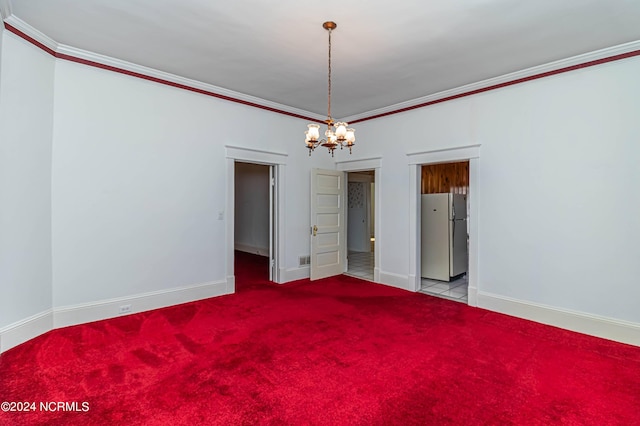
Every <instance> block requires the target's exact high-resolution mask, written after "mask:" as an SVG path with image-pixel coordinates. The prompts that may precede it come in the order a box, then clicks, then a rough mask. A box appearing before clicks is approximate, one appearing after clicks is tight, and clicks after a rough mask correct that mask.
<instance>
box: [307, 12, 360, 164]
mask: <svg viewBox="0 0 640 426" xmlns="http://www.w3.org/2000/svg"><path fill="white" fill-rule="evenodd" d="M337 26H338V25H337V24H336V23H335V22H331V21H328V22H325V23H324V24H322V27H323V28H324V29H325V30H327V31H329V90H328V96H327V119H326V120H325V123H327V130H326V131H325V132H324V135H325V137H326V139H320V126H319V125H318V124H309V125H307V127H308V128H309V130H307V131H306V132H304V134H305V140H304V142H305V144H306V146H307V148H309V156H311V151H313V150H314V149H316V148H317V147H318V146H324V147H326V148H327V149H328V150H329V152H330V153H331V156H332V157H333V151H334V150H335V149H336V148H337V147H338V146H340V149H342V148H344V147H346V148H349V154H351V148H352V147H353V145H354V144H355V141H356V136H355V130H354V129H351V128H349V125H348V124H347V123H344V122H342V121H340V122H337V123H335V124H334V122H333V118H331V30H334V29H335V28H336V27H337Z"/></svg>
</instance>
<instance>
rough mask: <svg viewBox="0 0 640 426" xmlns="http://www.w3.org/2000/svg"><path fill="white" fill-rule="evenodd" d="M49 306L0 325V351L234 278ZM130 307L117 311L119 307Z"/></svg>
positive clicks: (214, 291) (196, 295) (193, 296)
mask: <svg viewBox="0 0 640 426" xmlns="http://www.w3.org/2000/svg"><path fill="white" fill-rule="evenodd" d="M230 278H231V281H230V280H229V279H227V280H224V281H217V282H209V283H204V284H196V285H191V286H187V287H180V288H173V289H169V290H162V291H154V292H149V293H142V294H136V295H133V296H126V297H120V298H116V299H109V300H100V301H97V302H91V303H83V304H78V305H71V306H62V307H59V308H54V309H49V310H47V311H44V312H41V313H39V314H36V315H33V316H31V317H29V318H25V319H23V320H21V321H18V322H15V323H13V324H10V325H8V326H6V327H3V328H2V329H0V353H1V352H4V351H6V350H8V349H11V348H13V347H14V346H17V345H19V344H21V343H24V342H26V341H28V340H31V339H33V338H34V337H37V336H39V335H41V334H44V333H46V332H48V331H50V330H53V329H56V328H61V327H67V326H70V325H78V324H84V323H88V322H92V321H99V320H103V319H109V318H115V317H118V316H121V315H129V314H133V313H138V312H144V311H149V310H152V309H159V308H166V307H168V306H173V305H179V304H181V303H187V302H193V301H196V300H202V299H208V298H210V297H215V296H222V295H225V294H230V293H233V290H235V278H234V277H230ZM123 305H131V310H130V311H128V312H127V313H126V314H120V313H119V312H120V307H121V306H123Z"/></svg>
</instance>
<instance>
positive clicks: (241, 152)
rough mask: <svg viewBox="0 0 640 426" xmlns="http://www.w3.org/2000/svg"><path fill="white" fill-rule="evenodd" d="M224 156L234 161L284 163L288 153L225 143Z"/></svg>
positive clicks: (269, 163)
mask: <svg viewBox="0 0 640 426" xmlns="http://www.w3.org/2000/svg"><path fill="white" fill-rule="evenodd" d="M225 150H226V158H233V159H234V160H236V161H246V162H250V163H256V164H267V165H272V164H286V163H287V157H288V154H283V153H280V152H274V151H266V150H262V149H255V148H243V147H241V146H233V145H225Z"/></svg>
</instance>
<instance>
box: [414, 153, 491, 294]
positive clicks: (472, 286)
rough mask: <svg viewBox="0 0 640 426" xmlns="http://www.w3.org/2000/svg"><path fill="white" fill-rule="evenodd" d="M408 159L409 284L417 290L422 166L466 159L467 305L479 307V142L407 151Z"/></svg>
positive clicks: (419, 276)
mask: <svg viewBox="0 0 640 426" xmlns="http://www.w3.org/2000/svg"><path fill="white" fill-rule="evenodd" d="M407 157H408V159H409V173H410V179H409V194H411V198H410V201H409V273H410V275H409V285H411V284H412V283H413V290H414V291H418V290H420V285H421V281H422V279H421V271H420V266H421V265H420V249H421V244H420V235H421V230H420V225H421V223H420V213H421V212H420V207H421V202H420V195H421V194H420V183H421V179H422V173H421V171H422V166H423V165H428V164H438V163H453V162H457V161H469V194H468V195H467V196H468V197H469V212H468V215H469V272H468V276H469V292H468V299H467V300H468V302H467V304H468V305H469V306H478V204H479V203H478V202H479V197H480V194H479V188H480V186H479V185H478V177H479V169H480V144H476V145H467V146H460V147H455V148H444V149H433V150H429V151H422V152H416V153H412V154H407Z"/></svg>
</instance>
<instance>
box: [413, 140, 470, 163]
mask: <svg viewBox="0 0 640 426" xmlns="http://www.w3.org/2000/svg"><path fill="white" fill-rule="evenodd" d="M480 146H481V144H474V145H464V146H456V147H452V148H436V149H430V150H428V151H420V152H412V153H409V154H407V157H409V164H420V165H422V164H436V163H449V162H453V161H463V160H469V159H471V158H478V157H480Z"/></svg>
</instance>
